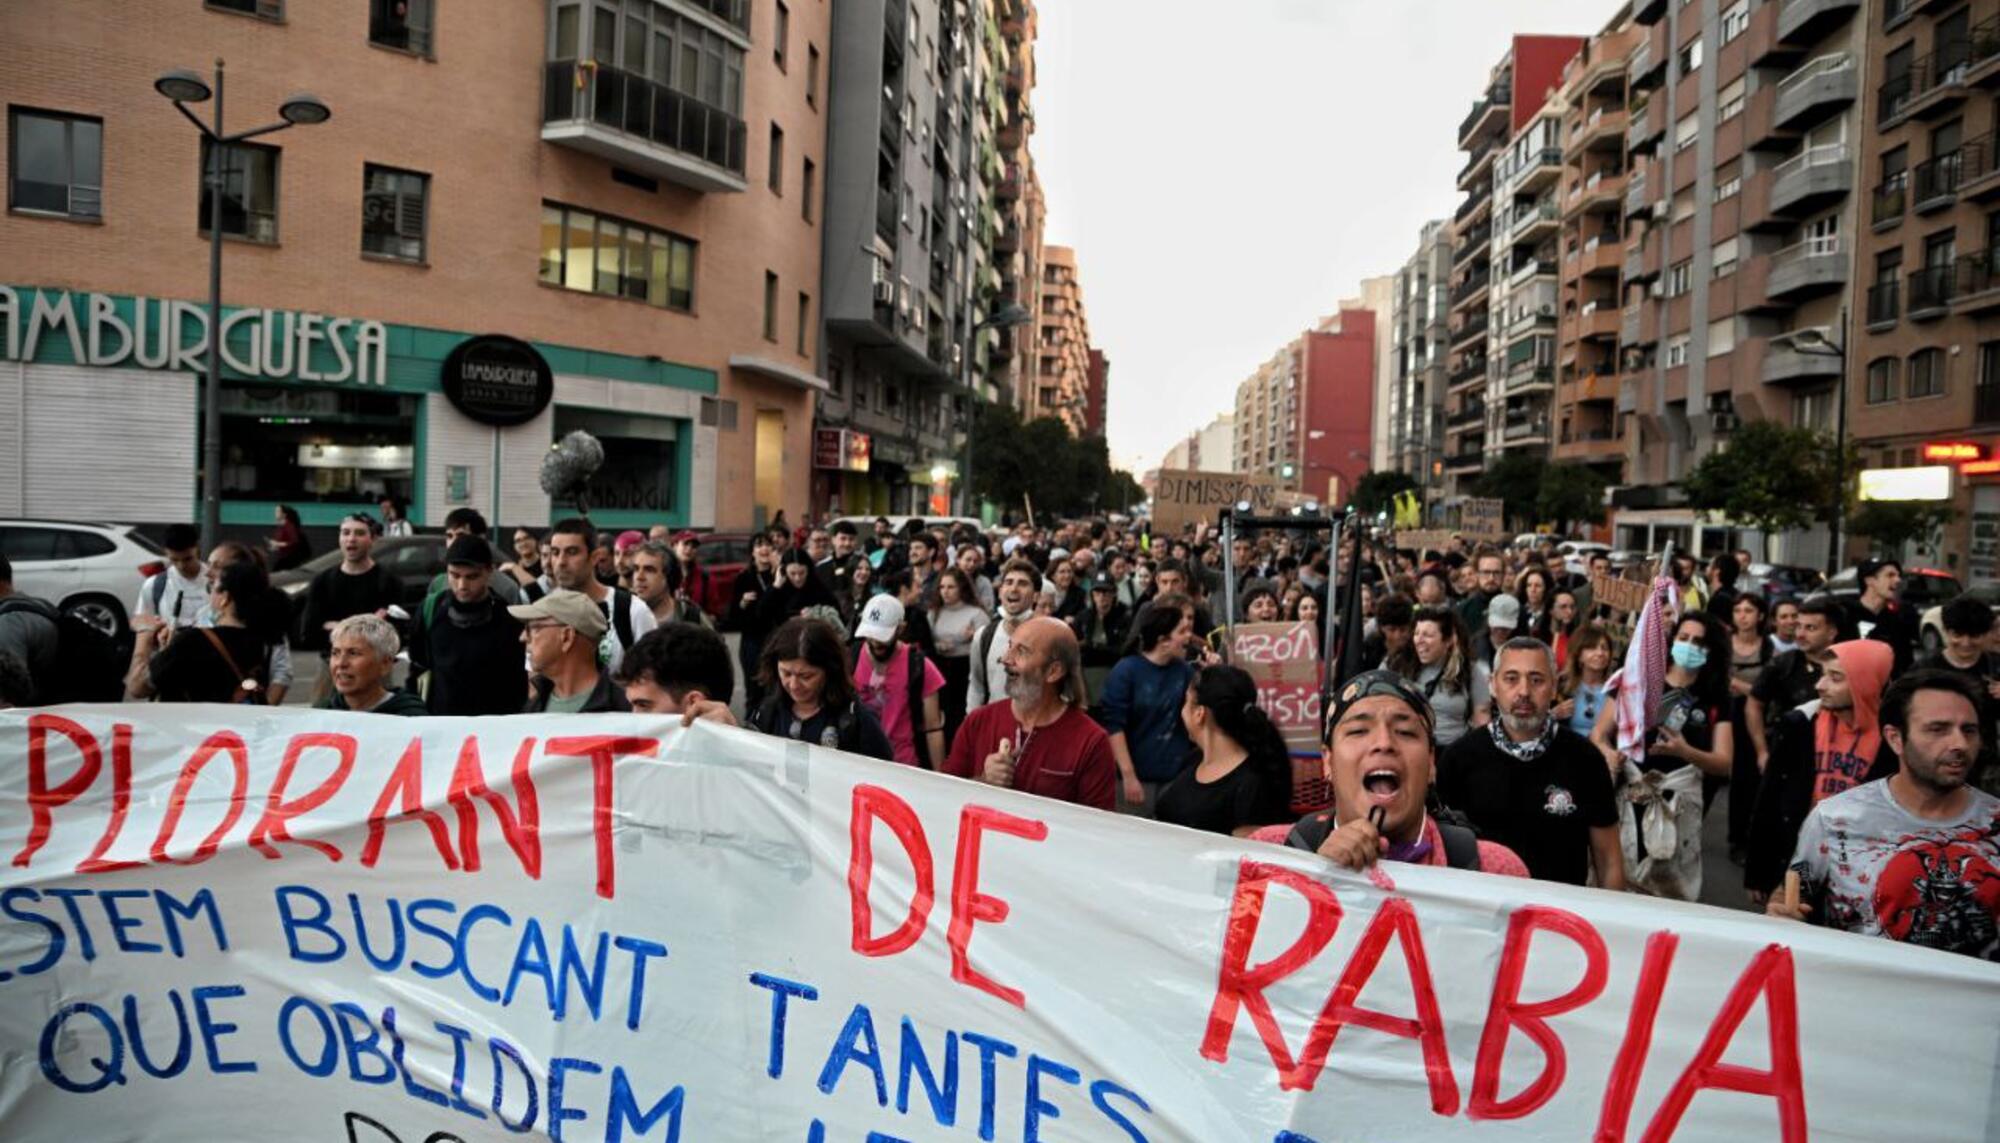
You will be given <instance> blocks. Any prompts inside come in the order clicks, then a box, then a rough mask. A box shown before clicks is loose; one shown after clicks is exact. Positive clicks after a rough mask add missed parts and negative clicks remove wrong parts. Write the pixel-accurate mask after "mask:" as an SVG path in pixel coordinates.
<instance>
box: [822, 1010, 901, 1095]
mask: <svg viewBox="0 0 2000 1143" xmlns="http://www.w3.org/2000/svg"><path fill="white" fill-rule="evenodd" d="M864 1040H865V1041H867V1044H868V1047H867V1049H866V1050H865V1051H864V1050H862V1048H861V1042H862V1041H864ZM854 1062H858V1063H861V1064H862V1065H864V1066H865V1067H867V1069H868V1070H869V1071H871V1072H873V1073H874V1074H875V1103H876V1105H877V1106H880V1107H887V1106H889V1079H888V1077H887V1076H885V1075H884V1074H883V1073H882V1046H881V1045H880V1044H879V1043H878V1042H877V1041H876V1039H875V1018H874V1017H873V1016H870V1015H869V1014H868V1006H867V1005H866V1004H856V1005H855V1006H854V1011H852V1012H850V1013H848V1014H847V1026H846V1027H844V1028H842V1029H841V1030H840V1038H839V1039H837V1040H835V1041H834V1042H833V1051H831V1052H829V1053H827V1057H826V1066H825V1067H823V1068H821V1069H820V1071H819V1090H820V1091H822V1092H824V1093H825V1094H827V1095H832V1094H833V1089H834V1088H835V1087H837V1086H839V1084H840V1077H841V1075H842V1074H843V1073H845V1072H846V1071H847V1065H848V1064H849V1063H854Z"/></svg>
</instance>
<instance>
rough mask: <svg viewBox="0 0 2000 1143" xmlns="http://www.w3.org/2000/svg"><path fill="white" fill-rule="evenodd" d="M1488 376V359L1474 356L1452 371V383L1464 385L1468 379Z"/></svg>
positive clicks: (1475, 379) (1472, 379)
mask: <svg viewBox="0 0 2000 1143" xmlns="http://www.w3.org/2000/svg"><path fill="white" fill-rule="evenodd" d="M1485 376H1486V359H1485V358H1484V357H1474V358H1472V359H1470V360H1468V361H1467V362H1466V363H1465V364H1463V365H1461V366H1459V367H1458V368H1457V369H1455V370H1453V371H1452V374H1451V384H1452V385H1454V386H1456V385H1463V384H1465V383H1466V382H1467V381H1478V380H1482V379H1484V378H1485Z"/></svg>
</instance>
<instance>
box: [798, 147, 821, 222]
mask: <svg viewBox="0 0 2000 1143" xmlns="http://www.w3.org/2000/svg"><path fill="white" fill-rule="evenodd" d="M817 174H818V169H817V168H815V167H814V166H813V161H812V160H811V159H807V160H805V161H804V163H803V164H802V165H801V166H800V168H799V217H801V218H803V219H805V220H806V221H807V222H811V221H812V220H813V190H814V187H815V177H816V176H817Z"/></svg>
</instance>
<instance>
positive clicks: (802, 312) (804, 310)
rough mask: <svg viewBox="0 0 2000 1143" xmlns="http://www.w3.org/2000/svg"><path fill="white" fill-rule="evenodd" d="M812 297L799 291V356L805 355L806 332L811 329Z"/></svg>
mask: <svg viewBox="0 0 2000 1143" xmlns="http://www.w3.org/2000/svg"><path fill="white" fill-rule="evenodd" d="M812 304H813V300H812V295H811V294H808V293H806V292H805V291H804V290H800V291H799V345H798V349H799V356H800V357H804V356H805V355H806V332H807V331H808V330H810V329H812Z"/></svg>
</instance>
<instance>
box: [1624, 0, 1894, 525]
mask: <svg viewBox="0 0 2000 1143" xmlns="http://www.w3.org/2000/svg"><path fill="white" fill-rule="evenodd" d="M1860 7H1861V5H1860V3H1859V0H1704V2H1703V3H1700V4H1689V5H1680V4H1666V5H1661V4H1656V3H1641V4H1635V17H1636V19H1637V20H1638V22H1639V23H1640V24H1641V25H1642V26H1643V27H1644V29H1645V32H1644V35H1645V37H1646V46H1645V47H1644V48H1638V47H1635V48H1634V50H1633V54H1632V57H1631V62H1630V64H1629V66H1628V69H1627V74H1628V78H1629V80H1630V88H1631V92H1630V95H1629V103H1628V121H1634V122H1636V123H1638V124H1639V125H1638V126H1633V127H1631V128H1630V129H1629V131H1628V143H1629V147H1628V150H1629V169H1630V172H1631V174H1630V175H1629V180H1630V181H1629V182H1628V187H1635V188H1636V189H1630V190H1628V193H1627V196H1626V211H1625V235H1626V251H1627V256H1626V262H1625V273H1624V290H1625V309H1624V310H1623V311H1622V312H1621V315H1620V346H1621V356H1622V358H1623V360H1622V361H1621V362H1620V364H1621V367H1622V368H1621V372H1620V374H1619V387H1618V398H1617V401H1618V403H1617V414H1618V417H1619V422H1620V424H1621V425H1622V430H1621V431H1622V432H1623V433H1624V434H1625V435H1626V437H1627V447H1628V452H1627V463H1626V474H1625V475H1626V482H1627V483H1626V485H1625V486H1624V487H1621V488H1617V489H1614V491H1613V494H1612V502H1613V505H1614V512H1613V525H1614V530H1615V537H1614V542H1617V543H1619V544H1622V545H1628V546H1646V547H1655V546H1657V545H1658V544H1660V543H1662V542H1664V541H1666V540H1669V539H1671V540H1673V541H1674V542H1675V543H1677V544H1680V545H1683V546H1691V547H1692V550H1696V551H1706V550H1712V549H1714V548H1715V547H1718V546H1720V545H1721V544H1723V543H1727V542H1731V541H1730V540H1729V538H1728V536H1727V529H1728V528H1729V527H1730V522H1729V521H1726V520H1722V519H1719V518H1713V517H1708V516H1704V515H1702V514H1698V513H1695V512H1693V511H1692V510H1690V509H1689V508H1688V507H1687V506H1686V502H1685V497H1684V494H1683V493H1682V492H1681V490H1680V486H1679V482H1680V481H1681V480H1682V479H1683V478H1685V477H1686V475H1687V474H1688V472H1689V471H1690V470H1691V469H1692V468H1693V466H1694V465H1695V464H1697V463H1699V462H1700V460H1701V458H1702V457H1704V456H1706V455H1708V454H1709V453H1710V452H1712V451H1714V450H1715V449H1717V448H1722V447H1727V442H1728V439H1729V436H1730V434H1731V433H1732V432H1733V431H1734V430H1735V428H1736V426H1737V425H1739V424H1740V423H1742V422H1743V421H1745V420H1750V419H1771V420H1778V421H1782V422H1784V423H1787V424H1792V425H1803V426H1809V427H1813V428H1816V429H1823V430H1826V431H1828V432H1831V431H1832V430H1833V428H1834V420H1833V414H1834V409H1835V404H1836V397H1837V393H1838V390H1837V386H1838V384H1839V383H1840V373H1841V371H1840V365H1839V362H1838V360H1837V359H1834V358H1831V357H1826V356H1819V355H1812V354H1807V353H1801V352H1796V351H1794V349H1793V348H1792V346H1793V345H1794V341H1793V339H1792V337H1791V335H1793V334H1795V333H1796V332H1798V331H1801V330H1806V329H1811V328H1815V327H1823V328H1825V329H1827V330H1837V329H1838V328H1839V327H1840V326H1841V324H1842V315H1843V314H1844V313H1845V312H1846V310H1847V309H1848V307H1849V305H1850V299H1851V297H1852V287H1851V279H1852V276H1853V273H1854V248H1855V237H1856V234H1857V224H1858V223H1859V222H1860V220H1861V218H1862V217H1863V216H1862V215H1861V214H1860V212H1859V210H1858V207H1857V201H1858V196H1857V195H1856V194H1855V193H1854V192H1855V170H1856V154H1857V148H1858V145H1859V137H1860V124H1861V122H1862V120H1861V118H1860V104H1859V101H1858V98H1857V96H1858V92H1859V85H1858V77H1859V73H1860V68H1861V66H1862V64H1863V62H1864V61H1863V55H1864V34H1865V27H1866V21H1864V20H1860V19H1857V18H1856V16H1857V13H1858V11H1859V9H1860ZM1739 539H1742V538H1740V537H1739ZM1773 541H1774V543H1773V546H1772V548H1771V550H1770V554H1771V556H1772V558H1774V559H1776V560H1779V561H1781V562H1788V563H1807V564H1814V563H1818V562H1820V561H1821V560H1823V559H1824V558H1825V548H1826V543H1827V535H1826V531H1825V529H1824V528H1820V529H1816V530H1812V531H1808V532H1801V533H1794V534H1790V535H1786V536H1782V537H1774V538H1773ZM1747 542H1751V544H1752V546H1753V548H1754V547H1755V546H1756V544H1755V542H1754V540H1751V541H1747Z"/></svg>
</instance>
